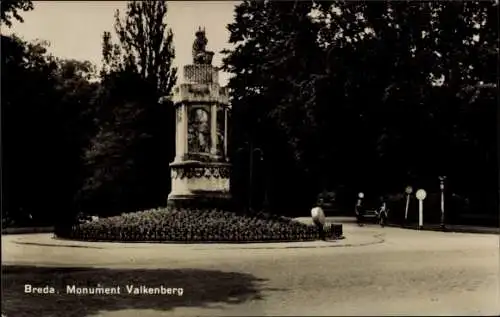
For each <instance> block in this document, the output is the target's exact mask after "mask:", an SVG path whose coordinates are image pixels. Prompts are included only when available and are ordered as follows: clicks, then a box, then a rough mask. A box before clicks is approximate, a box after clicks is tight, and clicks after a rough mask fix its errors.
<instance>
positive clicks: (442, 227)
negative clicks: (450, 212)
mask: <svg viewBox="0 0 500 317" xmlns="http://www.w3.org/2000/svg"><path fill="white" fill-rule="evenodd" d="M445 180H446V176H439V188H440V189H441V224H440V226H441V229H442V230H444V229H445V226H444V181H445Z"/></svg>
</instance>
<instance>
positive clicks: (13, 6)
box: [0, 0, 33, 27]
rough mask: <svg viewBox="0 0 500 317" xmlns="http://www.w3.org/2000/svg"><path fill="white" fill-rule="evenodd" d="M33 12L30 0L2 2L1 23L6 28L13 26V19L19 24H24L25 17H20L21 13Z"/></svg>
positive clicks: (0, 7)
mask: <svg viewBox="0 0 500 317" xmlns="http://www.w3.org/2000/svg"><path fill="white" fill-rule="evenodd" d="M31 10H33V2H32V1H30V0H10V1H2V3H1V4H0V11H1V15H0V21H1V22H2V23H4V24H5V25H6V26H8V27H11V26H12V19H15V20H17V21H19V22H24V20H23V17H22V16H20V15H19V13H20V12H19V11H23V12H26V11H31Z"/></svg>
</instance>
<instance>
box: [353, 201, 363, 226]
mask: <svg viewBox="0 0 500 317" xmlns="http://www.w3.org/2000/svg"><path fill="white" fill-rule="evenodd" d="M364 197H365V195H364V194H363V193H359V194H358V201H357V202H356V207H355V212H356V220H357V222H358V226H362V225H363V198H364Z"/></svg>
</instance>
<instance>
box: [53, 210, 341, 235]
mask: <svg viewBox="0 0 500 317" xmlns="http://www.w3.org/2000/svg"><path fill="white" fill-rule="evenodd" d="M325 231H326V232H325V233H326V234H325V235H326V237H328V238H339V237H340V236H341V235H342V227H341V226H340V225H333V226H330V227H325ZM56 235H57V236H58V237H61V238H69V239H75V240H84V241H109V242H113V241H116V242H184V243H189V242H193V243H199V242H272V241H312V240H317V239H319V230H318V228H317V227H316V226H315V225H306V224H303V223H300V222H297V221H294V220H292V219H289V218H285V217H280V216H276V215H265V214H258V215H257V214H256V215H252V216H249V215H239V214H236V213H233V212H228V211H221V210H217V209H212V210H188V209H171V208H165V209H154V210H148V211H142V212H135V213H129V214H123V215H121V216H115V217H109V218H101V219H99V220H96V221H91V222H86V223H81V224H78V225H74V226H73V227H72V229H71V230H70V231H68V232H67V233H64V234H62V233H61V232H59V233H58V232H56Z"/></svg>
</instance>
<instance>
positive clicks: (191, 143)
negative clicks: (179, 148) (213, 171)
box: [188, 107, 212, 153]
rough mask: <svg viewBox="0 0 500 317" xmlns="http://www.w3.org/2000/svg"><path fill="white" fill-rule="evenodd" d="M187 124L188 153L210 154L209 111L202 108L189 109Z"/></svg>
mask: <svg viewBox="0 0 500 317" xmlns="http://www.w3.org/2000/svg"><path fill="white" fill-rule="evenodd" d="M188 117H189V122H188V151H189V152H191V153H210V148H211V146H212V139H211V136H210V119H211V118H210V111H208V109H206V108H204V107H191V108H190V109H189V116H188Z"/></svg>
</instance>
